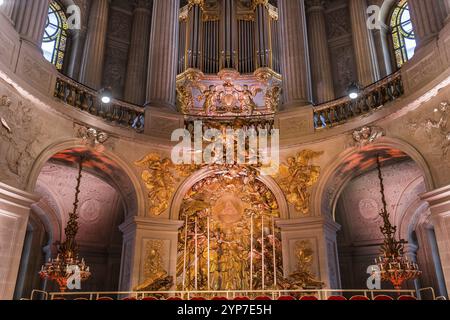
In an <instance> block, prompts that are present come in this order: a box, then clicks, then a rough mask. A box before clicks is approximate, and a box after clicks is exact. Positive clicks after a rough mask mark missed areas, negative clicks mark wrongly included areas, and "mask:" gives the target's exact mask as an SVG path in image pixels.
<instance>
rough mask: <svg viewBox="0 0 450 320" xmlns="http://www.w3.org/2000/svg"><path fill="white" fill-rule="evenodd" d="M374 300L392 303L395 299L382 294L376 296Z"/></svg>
mask: <svg viewBox="0 0 450 320" xmlns="http://www.w3.org/2000/svg"><path fill="white" fill-rule="evenodd" d="M373 300H374V301H392V300H394V299H393V298H392V297H389V296H386V295H384V294H382V295H379V296H376V297H375V298H374V299H373Z"/></svg>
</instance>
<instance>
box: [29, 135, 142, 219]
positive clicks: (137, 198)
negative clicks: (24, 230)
mask: <svg viewBox="0 0 450 320" xmlns="http://www.w3.org/2000/svg"><path fill="white" fill-rule="evenodd" d="M79 148H82V149H84V148H86V146H85V145H83V144H81V143H80V140H79V139H69V140H64V141H60V142H56V143H54V144H52V145H50V146H48V147H47V148H46V149H45V150H44V151H42V152H41V154H40V155H39V156H38V158H37V159H36V160H35V162H34V163H33V166H32V168H31V171H30V173H29V175H28V178H27V183H26V190H27V191H30V192H33V191H34V189H35V188H36V183H37V181H38V177H39V174H40V172H41V171H42V169H43V167H44V165H45V164H46V163H47V162H48V161H49V160H50V159H51V158H52V157H53V156H54V155H55V154H58V153H59V152H62V151H65V150H70V149H79ZM102 155H104V156H105V157H106V158H108V159H109V160H110V161H112V162H113V163H114V164H115V165H116V166H117V168H118V170H119V171H118V174H119V175H120V177H121V179H124V181H126V182H127V184H128V185H127V186H126V187H127V188H128V189H129V192H128V193H127V194H124V192H123V189H122V188H121V186H120V185H113V187H115V188H116V190H117V191H118V192H119V194H120V195H121V196H122V198H123V200H124V207H125V211H126V215H125V216H130V215H135V216H144V215H145V212H146V201H145V196H144V191H143V188H142V187H141V184H140V181H139V179H138V177H137V176H136V174H135V172H134V171H133V169H132V168H131V167H129V165H128V164H127V162H126V161H124V160H123V159H122V158H121V157H120V156H118V155H116V154H114V153H113V152H111V151H108V150H105V151H104V152H103V153H102ZM130 197H131V198H132V199H130Z"/></svg>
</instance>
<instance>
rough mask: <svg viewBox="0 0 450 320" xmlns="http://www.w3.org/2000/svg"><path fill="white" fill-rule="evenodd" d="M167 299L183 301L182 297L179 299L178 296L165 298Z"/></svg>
mask: <svg viewBox="0 0 450 320" xmlns="http://www.w3.org/2000/svg"><path fill="white" fill-rule="evenodd" d="M167 300H168V301H183V299H181V298H180V297H170V298H167Z"/></svg>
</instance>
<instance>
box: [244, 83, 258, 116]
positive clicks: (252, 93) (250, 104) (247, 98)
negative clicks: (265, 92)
mask: <svg viewBox="0 0 450 320" xmlns="http://www.w3.org/2000/svg"><path fill="white" fill-rule="evenodd" d="M260 92H262V89H261V88H259V87H251V88H250V87H249V86H248V85H244V86H243V90H242V91H239V102H240V103H241V107H242V109H243V110H246V111H247V112H248V114H249V115H253V113H254V111H255V109H256V108H258V106H257V105H256V103H255V101H254V100H253V99H254V98H255V97H256V95H257V94H258V93H260Z"/></svg>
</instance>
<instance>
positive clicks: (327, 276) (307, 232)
mask: <svg viewBox="0 0 450 320" xmlns="http://www.w3.org/2000/svg"><path fill="white" fill-rule="evenodd" d="M277 226H278V227H279V228H280V230H281V241H282V246H283V268H284V276H285V277H288V276H290V275H291V274H292V273H294V272H295V271H297V269H298V266H297V263H298V261H297V260H296V251H297V250H298V248H299V246H306V247H308V248H309V249H311V250H312V251H313V263H312V265H311V270H310V271H311V272H312V273H313V274H314V275H315V276H316V277H317V280H320V281H322V282H324V283H325V287H326V288H333V289H338V288H340V287H341V280H340V272H339V261H338V254H337V245H336V233H337V232H338V231H339V229H340V226H339V225H338V224H337V223H335V222H334V221H331V220H330V219H326V218H322V217H307V218H300V219H292V220H279V221H277Z"/></svg>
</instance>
